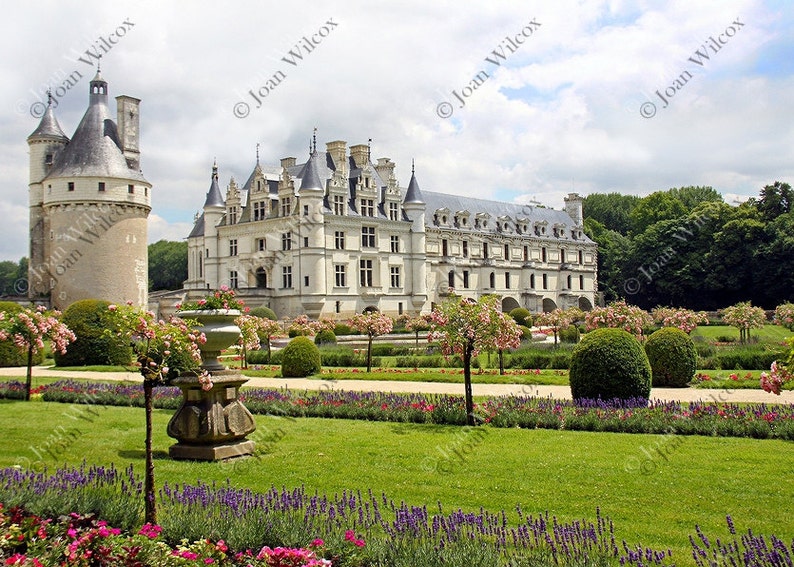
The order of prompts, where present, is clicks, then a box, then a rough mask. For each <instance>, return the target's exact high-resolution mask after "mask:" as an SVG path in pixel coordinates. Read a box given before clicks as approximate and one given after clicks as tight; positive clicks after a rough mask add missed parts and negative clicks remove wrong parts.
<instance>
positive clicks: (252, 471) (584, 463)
mask: <svg viewBox="0 0 794 567" xmlns="http://www.w3.org/2000/svg"><path fill="white" fill-rule="evenodd" d="M76 408H77V409H80V408H82V409H83V410H84V412H83V413H81V414H77V413H76ZM87 409H90V410H91V412H93V413H89V412H88V411H85V410H87ZM170 415H171V412H170V411H163V410H157V411H155V416H154V419H155V423H154V432H155V444H154V446H155V450H156V451H157V455H158V457H159V458H158V459H157V461H156V474H157V482H158V484H161V483H162V482H164V481H168V482H171V483H173V482H188V483H194V482H196V481H197V480H202V481H204V482H212V481H213V480H215V481H223V480H225V479H226V478H227V477H230V478H231V479H232V482H233V484H235V485H237V486H243V487H251V488H254V489H265V488H267V487H269V486H270V485H271V484H274V485H276V486H278V487H281V486H282V485H284V486H286V487H294V486H299V485H301V484H305V485H306V486H307V488H308V489H309V491H310V492H313V491H314V490H317V491H319V492H328V493H335V492H341V490H342V489H345V488H348V489H361V490H362V492H363V491H366V490H368V489H372V490H373V491H374V492H375V493H376V494H379V493H381V492H385V493H386V494H387V495H388V496H389V497H390V498H392V499H394V500H395V501H400V500H405V501H406V502H407V503H409V504H415V505H422V504H427V505H428V507H429V508H435V506H436V502H441V503H442V504H443V505H444V508H445V510H447V511H450V510H451V509H456V508H458V507H461V508H463V509H464V510H476V509H479V507H480V506H482V507H485V508H487V509H490V510H499V509H505V510H506V511H508V513H509V514H511V515H512V516H513V518H515V505H516V504H520V505H521V507H522V509H523V511H524V512H525V513H527V514H530V513H532V514H538V513H540V512H543V511H545V510H548V511H549V512H550V513H551V514H554V515H556V516H557V517H558V518H559V519H561V520H564V521H572V520H575V519H580V518H583V517H584V518H588V519H593V518H594V517H595V510H596V507H599V506H600V508H601V511H602V513H603V514H605V515H608V516H610V517H611V518H612V519H613V520H614V521H615V524H616V535H617V537H618V538H621V539H625V540H626V541H627V542H629V543H642V544H643V545H647V546H652V547H656V548H663V547H671V548H672V549H673V551H674V554H675V555H674V557H675V559H676V563H677V564H679V565H681V564H691V563H692V561H691V557H690V556H689V543H688V535H689V534H690V533H693V532H694V525H695V524H696V523H697V524H699V525H700V526H701V528H703V530H704V531H705V532H706V534H707V535H708V536H709V537H712V538H713V537H718V536H722V535H724V534H725V533H726V529H725V528H724V518H725V515H727V514H731V515H732V516H733V518H734V521H735V523H736V526H737V529H738V530H740V531H743V530H745V529H746V528H748V527H752V528H753V531H754V533H764V534H769V533H775V534H776V535H778V536H779V537H781V538H783V539H784V540H787V541H790V540H791V538H792V537H794V506H793V505H792V500H793V499H794V475H792V474H791V473H792V470H794V446H793V445H792V444H791V443H787V442H782V441H759V440H752V439H738V438H710V437H665V436H659V435H628V434H614V433H584V432H570V431H546V430H519V429H495V428H493V429H492V428H482V429H481V430H477V432H476V434H475V433H473V432H471V431H469V432H468V433H466V431H467V430H464V429H461V428H456V427H450V426H429V425H409V424H393V423H392V424H390V423H375V422H362V421H348V420H328V419H325V420H323V419H309V418H304V419H285V418H276V417H263V416H256V420H257V424H258V426H259V431H258V432H257V433H255V434H254V438H255V440H257V441H258V444H259V447H260V450H261V451H262V452H261V453H260V454H259V455H258V456H257V458H256V459H249V460H247V461H246V460H244V461H238V462H236V463H226V464H221V463H192V462H178V461H172V460H170V459H168V458H167V457H166V452H167V448H168V446H169V445H170V444H171V443H172V442H173V440H172V439H170V438H168V437H167V436H166V434H165V427H166V424H167V422H168V419H169V418H170ZM70 416H71V417H70ZM0 428H2V431H3V436H2V437H0V467H4V466H11V465H14V464H21V465H26V466H35V467H38V466H41V465H40V464H39V463H34V462H35V461H38V460H42V461H43V462H44V464H46V465H47V466H50V467H53V466H55V465H58V464H63V463H69V464H75V465H76V464H79V463H80V462H82V461H83V459H86V460H87V461H88V462H90V463H105V464H109V463H115V464H116V465H117V466H118V467H124V466H126V465H128V464H129V463H133V464H134V465H135V468H136V470H137V472H138V473H140V474H142V472H143V453H142V446H143V410H141V409H137V408H115V407H114V408H110V407H107V408H104V407H88V408H87V407H86V406H68V405H64V404H56V403H46V402H33V403H24V402H12V401H0ZM59 428H60V429H59ZM58 437H60V438H62V439H63V441H62V442H60V444H55V443H53V442H52V440H53V439H56V438H58ZM48 440H50V442H51V447H50V448H51V449H52V452H53V453H54V454H55V456H52V455H51V454H49V453H48V452H47V447H48V445H47V443H48ZM656 448H658V449H659V451H660V452H661V454H660V453H657V452H656V451H655V449H656ZM37 452H38V454H39V455H41V458H40V457H37ZM643 473H650V474H643Z"/></svg>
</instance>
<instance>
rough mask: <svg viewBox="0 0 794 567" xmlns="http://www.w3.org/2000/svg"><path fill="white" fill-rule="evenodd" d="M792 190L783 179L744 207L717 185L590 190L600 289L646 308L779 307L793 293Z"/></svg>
mask: <svg viewBox="0 0 794 567" xmlns="http://www.w3.org/2000/svg"><path fill="white" fill-rule="evenodd" d="M792 195H794V192H793V191H792V189H791V187H790V186H789V185H788V184H787V183H781V182H775V183H774V184H772V185H767V186H766V187H764V188H763V189H762V190H761V193H760V196H759V198H758V199H750V200H749V201H748V202H747V203H744V204H742V205H740V206H731V205H729V204H727V203H724V202H722V199H721V197H720V195H719V194H718V193H717V192H716V191H714V189H712V188H710V187H682V188H677V189H670V190H668V191H658V192H656V193H652V194H650V195H648V196H647V197H643V198H639V197H634V196H626V195H619V194H617V193H610V194H606V195H605V194H594V195H589V196H588V197H586V198H585V200H584V209H583V210H584V216H585V231H586V233H587V234H588V236H589V237H590V238H592V239H593V240H594V241H595V242H596V243H597V244H598V280H599V288H600V291H602V292H604V296H605V300H606V301H612V300H615V299H618V298H625V299H627V300H629V301H630V302H631V303H635V304H637V305H639V306H640V307H643V308H645V309H651V308H653V307H655V306H657V305H676V306H680V307H686V308H689V309H694V310H715V309H718V308H721V307H725V306H726V305H730V304H734V303H737V302H739V301H748V300H750V301H752V302H753V304H754V305H759V306H762V307H764V308H766V309H774V308H775V307H776V306H777V305H779V304H780V303H785V302H786V301H790V300H792V299H793V298H794V295H792V293H794V292H793V291H792V290H794V236H792V235H794V211H792V208H791V202H792Z"/></svg>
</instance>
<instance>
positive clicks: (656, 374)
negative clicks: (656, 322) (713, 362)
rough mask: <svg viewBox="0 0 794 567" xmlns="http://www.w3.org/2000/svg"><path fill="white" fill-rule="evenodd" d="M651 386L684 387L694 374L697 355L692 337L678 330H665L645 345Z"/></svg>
mask: <svg viewBox="0 0 794 567" xmlns="http://www.w3.org/2000/svg"><path fill="white" fill-rule="evenodd" d="M645 353H646V354H647V355H648V362H650V364H651V372H652V374H653V377H652V381H653V385H654V386H655V387H664V388H685V387H686V386H687V385H688V384H689V382H690V381H691V380H692V377H693V376H694V375H695V372H697V361H698V353H697V349H696V348H695V343H694V342H693V341H692V338H691V337H690V336H689V335H687V334H686V333H685V332H684V331H682V330H681V329H678V328H676V327H665V328H663V329H659V330H658V331H656V332H654V333H652V334H651V336H650V337H648V341H647V342H646V343H645Z"/></svg>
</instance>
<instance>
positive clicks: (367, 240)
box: [229, 226, 400, 256]
mask: <svg viewBox="0 0 794 567" xmlns="http://www.w3.org/2000/svg"><path fill="white" fill-rule="evenodd" d="M303 245H304V247H305V246H308V245H309V238H308V237H304V238H303ZM375 245H376V239H375V227H374V226H364V227H361V247H362V248H375ZM255 248H256V250H257V251H259V252H263V251H264V250H266V249H267V244H266V240H265V239H264V238H257V239H256V244H255ZM281 249H282V250H292V232H283V233H281ZM334 249H335V250H344V249H345V232H344V231H342V230H337V231H334ZM389 250H390V251H391V252H392V253H394V254H397V253H399V252H400V237H399V236H396V235H391V236H390V237H389ZM237 253H238V246H237V239H236V238H232V239H229V256H237Z"/></svg>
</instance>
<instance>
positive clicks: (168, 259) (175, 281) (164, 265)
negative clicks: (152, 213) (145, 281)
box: [149, 240, 187, 291]
mask: <svg viewBox="0 0 794 567" xmlns="http://www.w3.org/2000/svg"><path fill="white" fill-rule="evenodd" d="M186 279H187V242H172V241H168V240H159V241H157V242H155V243H154V244H150V245H149V291H158V290H162V289H180V288H181V287H182V282H184V281H185V280H186Z"/></svg>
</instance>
